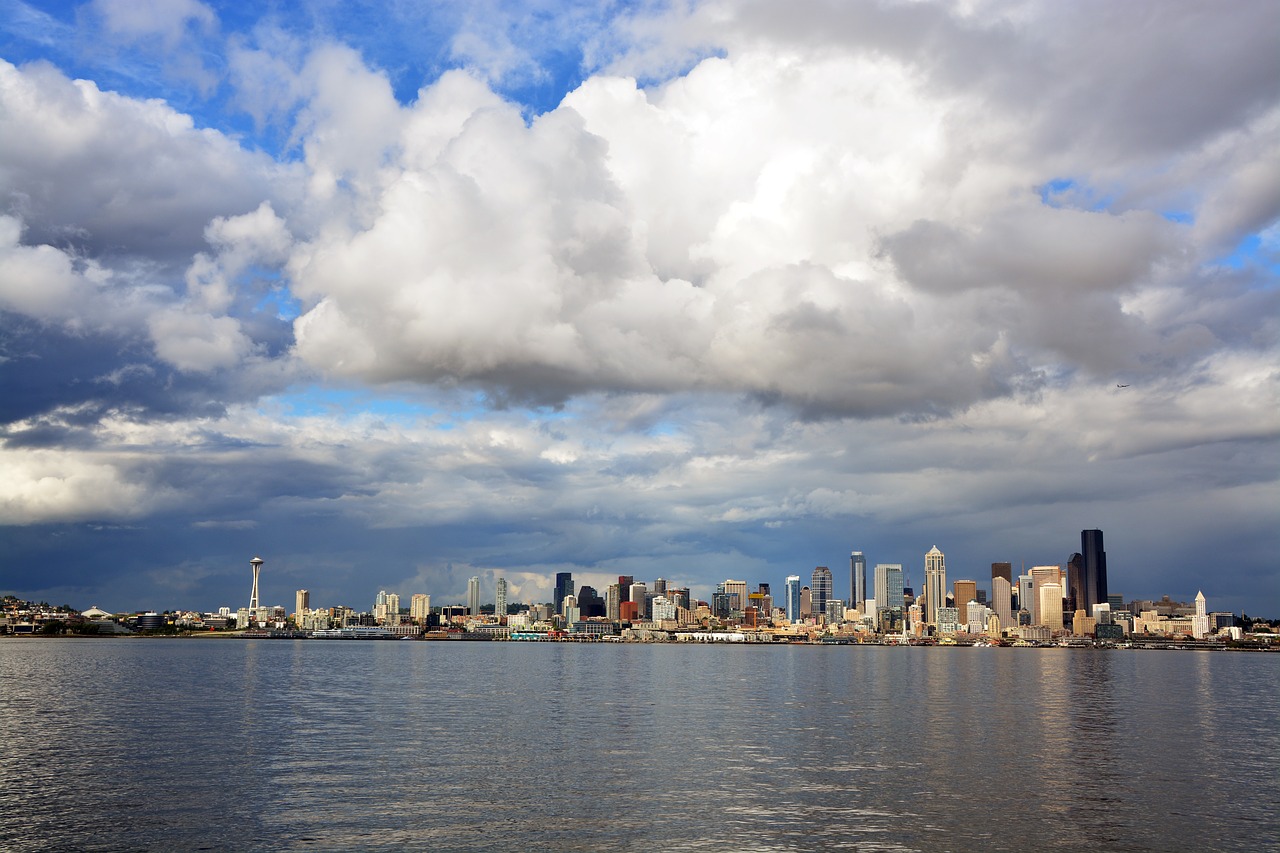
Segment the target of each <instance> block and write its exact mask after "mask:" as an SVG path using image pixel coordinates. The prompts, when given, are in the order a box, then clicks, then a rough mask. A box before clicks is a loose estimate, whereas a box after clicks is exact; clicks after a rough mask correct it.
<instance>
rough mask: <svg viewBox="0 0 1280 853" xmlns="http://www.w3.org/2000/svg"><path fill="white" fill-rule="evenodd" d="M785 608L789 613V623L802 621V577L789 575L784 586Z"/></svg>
mask: <svg viewBox="0 0 1280 853" xmlns="http://www.w3.org/2000/svg"><path fill="white" fill-rule="evenodd" d="M783 594H784V595H785V596H786V598H785V599H784V606H785V607H786V612H787V621H788V622H791V623H796V622H799V621H800V576H799V575H788V576H787V580H786V584H785V585H784V586H783Z"/></svg>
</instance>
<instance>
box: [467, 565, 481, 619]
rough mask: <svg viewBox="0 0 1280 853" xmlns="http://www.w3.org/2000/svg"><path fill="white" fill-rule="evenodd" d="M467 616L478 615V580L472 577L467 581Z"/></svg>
mask: <svg viewBox="0 0 1280 853" xmlns="http://www.w3.org/2000/svg"><path fill="white" fill-rule="evenodd" d="M467 615H468V616H471V617H475V616H479V615H480V578H478V577H475V576H474V575H473V576H472V577H471V578H470V580H468V581H467Z"/></svg>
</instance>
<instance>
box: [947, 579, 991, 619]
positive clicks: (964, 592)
mask: <svg viewBox="0 0 1280 853" xmlns="http://www.w3.org/2000/svg"><path fill="white" fill-rule="evenodd" d="M952 590H953V593H954V598H955V602H956V610H958V611H959V613H960V619H961V620H963V621H965V622H968V621H971V620H970V619H969V602H970V601H977V600H978V582H977V581H970V580H961V581H956V582H955V583H954V584H953V585H952ZM983 618H985V617H983Z"/></svg>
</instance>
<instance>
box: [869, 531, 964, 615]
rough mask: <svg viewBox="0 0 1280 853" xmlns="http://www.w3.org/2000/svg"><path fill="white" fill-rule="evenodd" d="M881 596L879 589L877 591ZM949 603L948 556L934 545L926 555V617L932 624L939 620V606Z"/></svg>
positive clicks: (877, 594) (877, 595) (878, 595)
mask: <svg viewBox="0 0 1280 853" xmlns="http://www.w3.org/2000/svg"><path fill="white" fill-rule="evenodd" d="M876 597H877V598H879V597H880V594H879V591H877V592H876ZM946 604H947V558H946V556H945V555H944V554H943V553H942V552H941V551H939V550H938V546H937V545H934V546H933V547H932V548H930V549H929V553H927V554H925V555H924V619H925V621H926V622H928V623H930V624H935V625H936V624H937V622H938V608H939V607H945V606H946Z"/></svg>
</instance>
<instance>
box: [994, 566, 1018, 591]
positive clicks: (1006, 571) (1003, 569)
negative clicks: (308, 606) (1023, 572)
mask: <svg viewBox="0 0 1280 853" xmlns="http://www.w3.org/2000/svg"><path fill="white" fill-rule="evenodd" d="M996 578H1004V579H1005V580H1006V581H1008V582H1009V586H1013V563H992V564H991V579H992V580H995V579H996Z"/></svg>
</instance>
